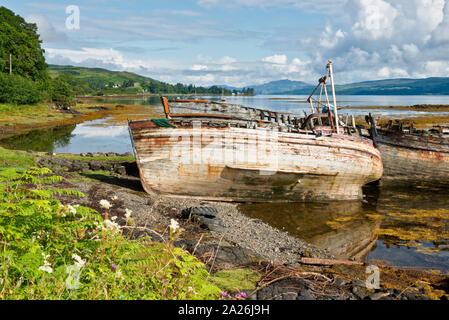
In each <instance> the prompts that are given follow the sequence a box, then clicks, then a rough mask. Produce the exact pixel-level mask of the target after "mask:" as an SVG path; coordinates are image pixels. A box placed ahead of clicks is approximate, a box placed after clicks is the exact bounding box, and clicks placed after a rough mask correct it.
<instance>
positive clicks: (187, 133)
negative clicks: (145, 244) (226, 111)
mask: <svg viewBox="0 0 449 320" xmlns="http://www.w3.org/2000/svg"><path fill="white" fill-rule="evenodd" d="M129 128H130V131H131V136H132V140H133V146H134V152H135V155H136V161H137V165H138V168H139V172H140V177H141V182H142V185H143V187H144V189H145V190H146V191H147V192H148V193H152V194H164V195H170V196H175V197H194V198H198V199H206V200H220V201H236V202H268V201H269V202H304V201H329V200H360V199H362V190H361V187H362V186H363V185H364V184H366V183H369V182H371V181H375V180H378V179H380V177H381V175H382V171H383V168H382V162H381V158H380V154H379V152H378V150H377V149H375V148H374V147H373V145H372V141H371V140H369V139H364V138H360V137H350V136H343V135H334V136H326V137H324V136H322V137H316V136H314V135H309V134H298V133H288V132H277V133H274V134H273V133H272V132H269V131H267V130H263V129H245V128H213V127H207V126H202V127H200V128H195V127H190V128H160V127H155V126H154V125H153V124H152V122H151V121H148V122H131V123H130V124H129Z"/></svg>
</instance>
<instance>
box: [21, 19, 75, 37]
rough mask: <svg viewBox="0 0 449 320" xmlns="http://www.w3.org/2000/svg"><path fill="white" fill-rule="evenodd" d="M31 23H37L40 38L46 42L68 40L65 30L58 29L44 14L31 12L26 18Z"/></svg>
mask: <svg viewBox="0 0 449 320" xmlns="http://www.w3.org/2000/svg"><path fill="white" fill-rule="evenodd" d="M25 21H27V22H29V23H35V24H36V25H37V29H38V33H39V35H40V38H41V39H42V40H44V41H46V42H59V41H66V40H67V36H66V35H65V33H63V32H59V31H56V29H55V27H54V26H53V25H52V24H51V23H50V21H49V20H48V19H47V18H46V17H45V16H44V15H42V14H30V15H28V16H27V17H26V18H25Z"/></svg>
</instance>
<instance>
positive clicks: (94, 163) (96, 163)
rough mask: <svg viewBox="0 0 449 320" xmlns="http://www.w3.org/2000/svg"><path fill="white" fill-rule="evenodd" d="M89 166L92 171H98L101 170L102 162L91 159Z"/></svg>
mask: <svg viewBox="0 0 449 320" xmlns="http://www.w3.org/2000/svg"><path fill="white" fill-rule="evenodd" d="M89 167H90V170H92V171H98V170H101V167H102V164H101V162H100V161H96V160H92V161H89Z"/></svg>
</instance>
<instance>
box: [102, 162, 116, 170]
mask: <svg viewBox="0 0 449 320" xmlns="http://www.w3.org/2000/svg"><path fill="white" fill-rule="evenodd" d="M101 167H102V169H103V170H106V171H112V170H113V168H114V165H113V164H112V163H109V162H102V164H101Z"/></svg>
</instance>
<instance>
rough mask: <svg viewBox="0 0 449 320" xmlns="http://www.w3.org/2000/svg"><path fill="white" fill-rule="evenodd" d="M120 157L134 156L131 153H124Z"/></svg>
mask: <svg viewBox="0 0 449 320" xmlns="http://www.w3.org/2000/svg"><path fill="white" fill-rule="evenodd" d="M120 156H121V157H133V156H134V155H133V154H132V153H131V152H125V153H122V154H121V155H120Z"/></svg>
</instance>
